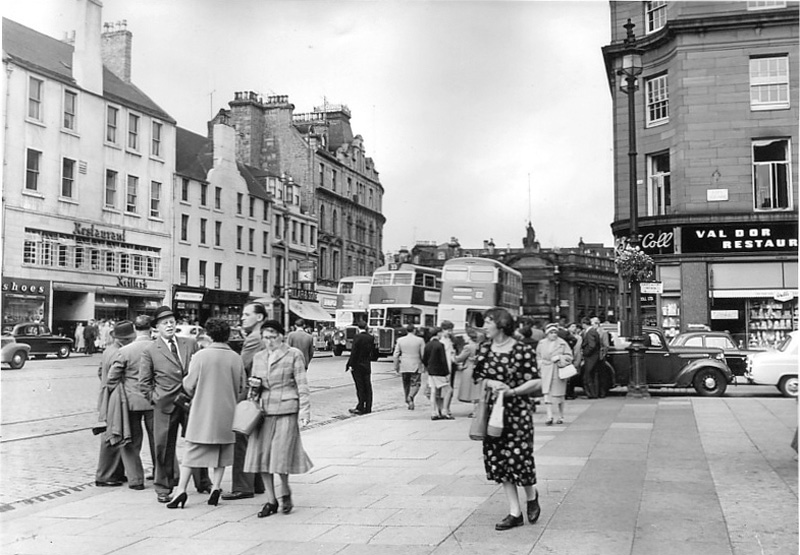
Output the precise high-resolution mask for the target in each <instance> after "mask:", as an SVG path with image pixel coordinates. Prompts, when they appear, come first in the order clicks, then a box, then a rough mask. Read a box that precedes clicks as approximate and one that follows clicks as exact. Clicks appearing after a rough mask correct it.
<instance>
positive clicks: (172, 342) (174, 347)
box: [169, 339, 181, 362]
mask: <svg viewBox="0 0 800 555" xmlns="http://www.w3.org/2000/svg"><path fill="white" fill-rule="evenodd" d="M169 348H170V350H171V351H172V354H173V355H175V359H176V360H177V361H178V362H180V360H181V356H180V355H179V354H178V345H177V344H176V343H175V340H174V339H171V340H170V342H169Z"/></svg>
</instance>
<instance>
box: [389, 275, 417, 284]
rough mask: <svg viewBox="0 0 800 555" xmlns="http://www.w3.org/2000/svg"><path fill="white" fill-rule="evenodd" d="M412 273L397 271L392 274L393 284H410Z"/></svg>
mask: <svg viewBox="0 0 800 555" xmlns="http://www.w3.org/2000/svg"><path fill="white" fill-rule="evenodd" d="M412 275H413V274H412V273H410V272H397V273H396V274H395V275H394V285H411V276H412Z"/></svg>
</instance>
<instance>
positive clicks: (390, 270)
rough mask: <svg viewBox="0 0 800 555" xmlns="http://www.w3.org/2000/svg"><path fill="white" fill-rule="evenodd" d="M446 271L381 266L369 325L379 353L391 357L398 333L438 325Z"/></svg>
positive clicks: (403, 265)
mask: <svg viewBox="0 0 800 555" xmlns="http://www.w3.org/2000/svg"><path fill="white" fill-rule="evenodd" d="M441 277H442V271H441V270H439V269H438V268H428V267H425V266H417V265H414V264H408V263H399V264H398V263H392V264H387V265H385V266H381V267H380V268H378V269H377V270H375V273H374V274H373V275H372V288H371V290H370V295H369V320H368V322H367V323H368V325H369V327H370V329H372V330H373V333H376V334H377V336H378V353H379V354H381V355H390V354H391V353H392V351H393V349H394V340H395V336H396V331H397V330H399V329H400V328H403V327H406V326H407V325H408V324H413V325H414V326H416V327H422V326H425V327H432V326H434V325H436V309H437V307H438V305H439V301H440V300H441V290H442V280H441Z"/></svg>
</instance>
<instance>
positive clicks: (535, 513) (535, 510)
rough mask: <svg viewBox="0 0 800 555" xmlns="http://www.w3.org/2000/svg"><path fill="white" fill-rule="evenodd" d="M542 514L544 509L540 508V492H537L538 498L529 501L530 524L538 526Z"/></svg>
mask: <svg viewBox="0 0 800 555" xmlns="http://www.w3.org/2000/svg"><path fill="white" fill-rule="evenodd" d="M540 514H542V508H541V507H540V506H539V492H538V491H537V492H536V498H535V499H533V500H531V501H528V522H530V523H531V524H536V521H537V520H539V515H540Z"/></svg>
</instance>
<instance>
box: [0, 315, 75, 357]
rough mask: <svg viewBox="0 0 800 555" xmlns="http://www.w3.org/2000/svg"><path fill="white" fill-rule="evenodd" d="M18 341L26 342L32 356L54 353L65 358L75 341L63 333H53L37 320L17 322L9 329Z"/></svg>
mask: <svg viewBox="0 0 800 555" xmlns="http://www.w3.org/2000/svg"><path fill="white" fill-rule="evenodd" d="M11 335H13V336H14V339H16V340H17V341H18V342H20V343H27V344H28V345H30V346H31V351H30V356H31V357H32V358H37V357H44V356H47V355H56V356H57V357H58V358H67V357H68V356H69V355H70V353H71V352H72V346H73V344H74V343H75V342H74V341H73V340H72V339H70V338H69V337H64V336H63V335H53V334H52V332H51V331H50V328H48V327H47V326H46V325H44V324H42V323H39V322H25V323H22V324H17V325H16V326H14V329H13V330H12V331H11Z"/></svg>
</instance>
